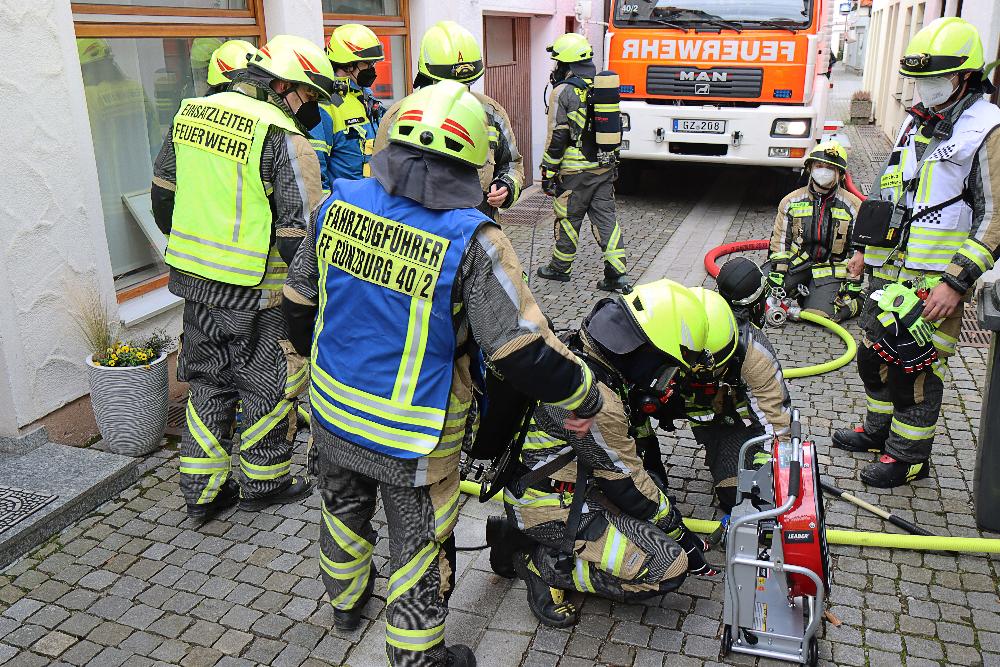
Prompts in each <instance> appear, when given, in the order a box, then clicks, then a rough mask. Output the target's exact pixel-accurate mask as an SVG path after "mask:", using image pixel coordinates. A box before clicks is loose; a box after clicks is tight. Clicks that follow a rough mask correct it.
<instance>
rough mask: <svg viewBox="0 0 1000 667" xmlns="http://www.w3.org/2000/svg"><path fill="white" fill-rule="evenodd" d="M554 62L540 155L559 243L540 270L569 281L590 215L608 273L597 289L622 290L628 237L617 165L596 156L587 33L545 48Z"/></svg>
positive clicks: (625, 282) (592, 70)
mask: <svg viewBox="0 0 1000 667" xmlns="http://www.w3.org/2000/svg"><path fill="white" fill-rule="evenodd" d="M547 50H548V51H549V53H551V54H552V59H553V60H554V61H555V63H556V66H555V69H554V70H553V71H552V75H551V77H550V80H551V82H552V85H553V88H552V94H551V96H550V98H549V101H548V107H547V108H548V114H549V129H548V138H547V139H546V148H545V154H544V155H543V156H542V166H541V170H542V189H543V190H544V191H545V192H546V194H549V195H551V196H553V197H555V199H554V200H553V202H552V210H553V211H554V213H555V217H556V220H555V234H556V245H555V247H554V248H553V250H552V260H551V261H550V262H549V263H548V264H547V265H545V266H540V267H539V268H538V275H539V276H541V277H542V278H547V279H549V280H558V281H562V282H568V281H569V277H570V271H571V270H572V268H573V260H574V259H576V249H577V245H578V242H579V234H580V226H581V225H582V224H583V217H584V216H587V217H588V218H589V219H590V224H591V226H592V228H593V232H594V238H595V239H596V240H597V243H598V245H600V246H601V252H602V253H603V256H604V278H602V279H601V280H599V281H598V282H597V288H598V289H601V290H606V291H616V290H621V289H622V288H623V287H625V286H626V285H628V279H627V276H626V267H625V245H624V244H625V240H624V239H623V238H622V231H621V227H619V226H618V220H617V218H616V213H615V186H614V181H615V172H616V167H615V165H613V164H612V165H606V166H603V165H601V164H599V163H598V161H597V150H596V138H595V135H594V129H593V124H592V123H588V122H587V121H588V119H587V95H588V91H589V90H590V88H591V86H592V85H593V81H594V76H595V74H596V71H597V70H596V68H595V67H594V61H593V57H594V50H593V49H592V48H591V46H590V43H589V42H587V38H586V37H584V36H583V35H578V34H576V33H567V34H565V35H563V36H562V37H560V38H559V39H557V40H556V41H555V43H554V44H552V46H550V47H548V49H547Z"/></svg>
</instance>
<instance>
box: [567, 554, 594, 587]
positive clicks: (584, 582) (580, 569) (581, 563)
mask: <svg viewBox="0 0 1000 667" xmlns="http://www.w3.org/2000/svg"><path fill="white" fill-rule="evenodd" d="M573 586H574V587H576V590H578V591H580V592H581V593H596V592H597V590H596V589H595V588H594V585H593V584H592V583H591V582H590V562H589V561H585V560H583V559H582V558H577V559H576V566H575V567H574V568H573Z"/></svg>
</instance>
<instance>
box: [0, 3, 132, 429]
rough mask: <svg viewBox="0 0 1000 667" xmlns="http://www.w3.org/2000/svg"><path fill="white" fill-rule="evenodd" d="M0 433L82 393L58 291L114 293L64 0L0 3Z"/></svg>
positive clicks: (71, 332)
mask: <svg viewBox="0 0 1000 667" xmlns="http://www.w3.org/2000/svg"><path fill="white" fill-rule="evenodd" d="M0 43H3V44H4V46H5V49H4V50H5V53H6V54H7V69H6V72H7V75H6V76H5V77H4V84H3V89H4V92H3V95H4V103H5V108H6V109H9V110H10V112H8V113H5V114H4V122H3V123H2V124H0V144H2V145H3V146H4V159H3V160H2V161H0V183H3V200H2V210H3V241H2V243H0V435H17V434H18V431H19V429H20V428H21V427H22V426H25V425H26V424H29V423H31V422H33V421H35V420H36V419H38V418H40V417H43V416H44V415H46V414H48V413H49V412H52V411H53V410H55V409H57V408H59V407H61V406H62V405H64V404H65V403H67V402H68V401H70V400H73V399H75V398H78V397H79V396H82V395H83V394H85V393H87V391H88V388H87V379H86V373H85V370H84V364H83V359H84V355H85V352H86V350H85V346H84V345H83V343H82V342H81V340H80V337H79V336H78V334H77V332H76V330H75V326H74V323H73V321H72V318H71V316H70V312H71V310H72V308H73V306H72V303H71V302H70V298H69V296H68V293H69V292H70V291H71V290H72V289H74V288H77V289H85V290H97V291H99V292H101V293H102V294H104V295H105V297H106V298H109V299H110V300H111V302H112V303H113V302H114V285H113V280H112V276H111V258H110V256H109V254H108V248H107V241H106V239H105V235H104V218H103V213H102V209H101V201H100V189H99V186H98V182H97V169H96V163H95V160H94V149H93V143H92V141H91V138H90V125H89V122H88V119H87V108H86V102H85V99H84V92H83V80H82V78H81V75H80V61H79V57H78V55H77V50H76V42H75V35H74V31H73V17H72V14H71V13H70V3H69V0H33V1H32V2H4V3H0Z"/></svg>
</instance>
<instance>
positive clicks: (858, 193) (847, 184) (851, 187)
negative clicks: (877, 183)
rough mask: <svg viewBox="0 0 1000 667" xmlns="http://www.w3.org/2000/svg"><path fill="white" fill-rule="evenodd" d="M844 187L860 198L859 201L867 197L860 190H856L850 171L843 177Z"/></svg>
mask: <svg viewBox="0 0 1000 667" xmlns="http://www.w3.org/2000/svg"><path fill="white" fill-rule="evenodd" d="M844 189H845V190H847V191H848V192H850V193H851V194H852V195H854V196H855V197H857V198H858V199H860V200H861V201H864V200H866V199H868V197H866V196H864V195H863V194H861V190H858V187H857V186H856V185H854V180H853V179H852V178H851V174H850V172H848V173H847V178H846V179H845V183H844Z"/></svg>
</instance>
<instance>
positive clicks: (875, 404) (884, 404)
mask: <svg viewBox="0 0 1000 667" xmlns="http://www.w3.org/2000/svg"><path fill="white" fill-rule="evenodd" d="M866 398H867V399H868V412H872V413H874V414H877V415H891V414H892V401H880V400H878V399H877V398H872V397H871V396H866Z"/></svg>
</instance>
